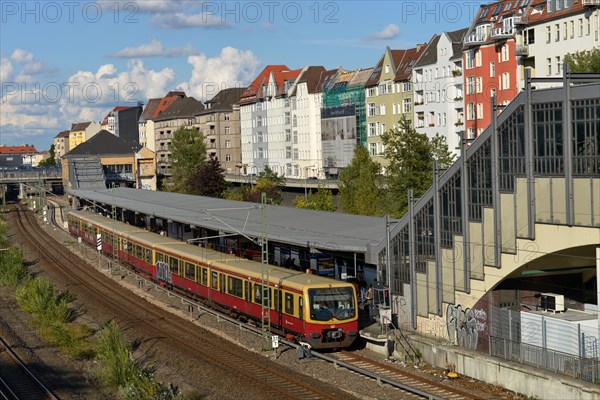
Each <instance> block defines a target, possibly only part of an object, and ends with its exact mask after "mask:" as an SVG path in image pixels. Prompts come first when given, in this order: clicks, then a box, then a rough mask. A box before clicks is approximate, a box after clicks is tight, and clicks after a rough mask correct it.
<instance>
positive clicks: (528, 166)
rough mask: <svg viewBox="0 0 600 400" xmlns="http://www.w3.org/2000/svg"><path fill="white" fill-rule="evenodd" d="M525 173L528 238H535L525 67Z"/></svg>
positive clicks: (530, 121)
mask: <svg viewBox="0 0 600 400" xmlns="http://www.w3.org/2000/svg"><path fill="white" fill-rule="evenodd" d="M523 123H524V129H525V161H526V165H525V173H526V174H527V239H529V240H535V186H534V185H535V181H534V177H533V174H534V172H535V166H534V164H533V116H532V111H531V70H529V69H528V68H526V69H525V110H524V119H523Z"/></svg>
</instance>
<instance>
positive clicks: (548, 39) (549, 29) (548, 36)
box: [546, 26, 552, 43]
mask: <svg viewBox="0 0 600 400" xmlns="http://www.w3.org/2000/svg"><path fill="white" fill-rule="evenodd" d="M551 41H552V27H550V26H547V27H546V43H550V42H551Z"/></svg>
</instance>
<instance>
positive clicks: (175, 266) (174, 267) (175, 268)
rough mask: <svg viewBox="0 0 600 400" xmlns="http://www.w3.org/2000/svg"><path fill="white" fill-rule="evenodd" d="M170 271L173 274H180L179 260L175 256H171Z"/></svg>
mask: <svg viewBox="0 0 600 400" xmlns="http://www.w3.org/2000/svg"><path fill="white" fill-rule="evenodd" d="M169 271H171V273H172V274H175V275H179V260H178V259H176V258H175V257H169Z"/></svg>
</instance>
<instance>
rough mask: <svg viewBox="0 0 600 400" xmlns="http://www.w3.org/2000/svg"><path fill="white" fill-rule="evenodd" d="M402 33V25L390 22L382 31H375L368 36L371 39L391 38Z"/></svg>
mask: <svg viewBox="0 0 600 400" xmlns="http://www.w3.org/2000/svg"><path fill="white" fill-rule="evenodd" d="M399 35H400V27H399V26H398V25H396V24H389V25H388V26H386V27H385V28H383V30H382V31H381V32H375V33H372V34H370V35H367V36H366V39H371V40H389V39H393V38H395V37H396V36H399Z"/></svg>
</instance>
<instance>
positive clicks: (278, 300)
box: [273, 289, 281, 311]
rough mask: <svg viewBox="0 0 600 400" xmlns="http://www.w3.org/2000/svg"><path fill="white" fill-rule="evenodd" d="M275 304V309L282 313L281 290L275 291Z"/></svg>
mask: <svg viewBox="0 0 600 400" xmlns="http://www.w3.org/2000/svg"><path fill="white" fill-rule="evenodd" d="M273 296H274V297H273V304H274V307H275V311H281V290H279V289H274V290H273Z"/></svg>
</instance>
